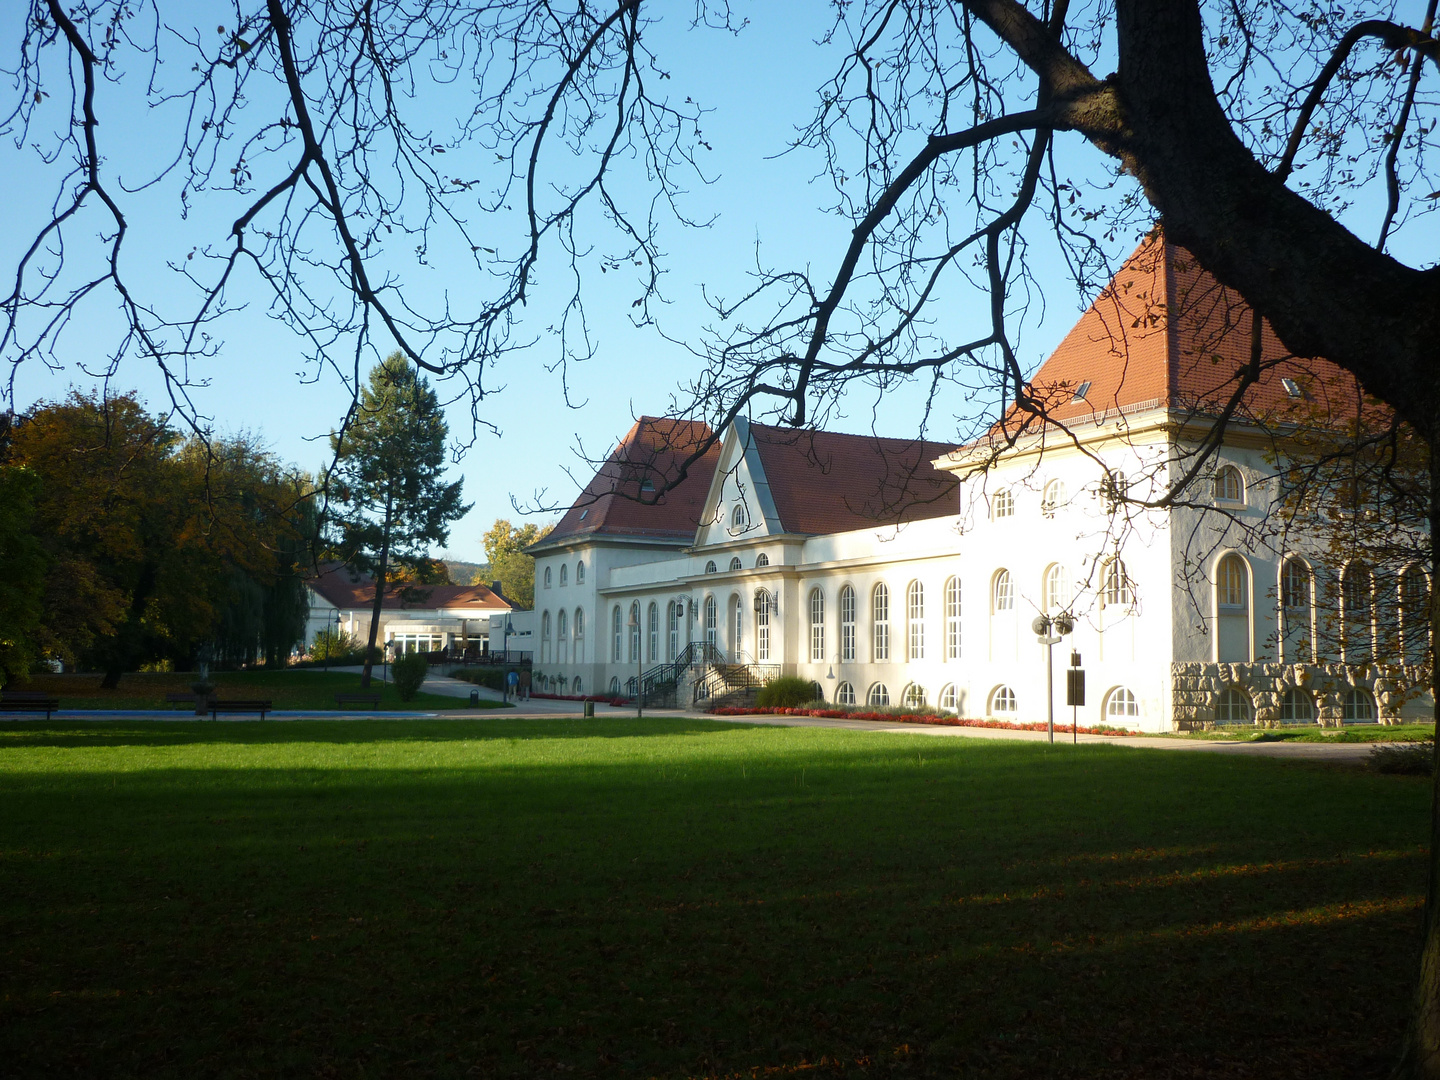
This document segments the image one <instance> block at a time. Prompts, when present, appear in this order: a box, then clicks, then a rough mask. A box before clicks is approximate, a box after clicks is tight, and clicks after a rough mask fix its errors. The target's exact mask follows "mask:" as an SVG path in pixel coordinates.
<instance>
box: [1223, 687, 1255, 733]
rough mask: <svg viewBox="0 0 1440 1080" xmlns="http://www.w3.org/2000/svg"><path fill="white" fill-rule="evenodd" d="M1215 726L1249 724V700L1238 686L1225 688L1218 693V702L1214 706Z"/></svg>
mask: <svg viewBox="0 0 1440 1080" xmlns="http://www.w3.org/2000/svg"><path fill="white" fill-rule="evenodd" d="M1215 722H1216V723H1217V724H1248V723H1250V699H1249V698H1248V697H1246V696H1245V691H1244V690H1241V689H1240V688H1239V687H1238V686H1227V687H1226V688H1225V689H1224V690H1221V691H1220V700H1219V702H1218V703H1217V704H1216V705H1215Z"/></svg>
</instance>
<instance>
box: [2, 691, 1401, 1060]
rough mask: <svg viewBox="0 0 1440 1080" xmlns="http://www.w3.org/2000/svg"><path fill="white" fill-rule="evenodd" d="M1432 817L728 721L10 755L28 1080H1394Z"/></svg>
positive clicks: (1352, 787)
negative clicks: (33, 1078)
mask: <svg viewBox="0 0 1440 1080" xmlns="http://www.w3.org/2000/svg"><path fill="white" fill-rule="evenodd" d="M1427 806H1428V786H1427V784H1426V782H1425V781H1423V780H1416V779H1413V778H1408V777H1382V776H1375V775H1371V774H1369V773H1367V772H1364V771H1362V770H1355V769H1349V770H1342V769H1334V768H1323V767H1316V766H1306V765H1296V764H1290V763H1285V762H1276V761H1270V760H1237V759H1234V758H1230V757H1221V756H1211V755H1205V754H1179V753H1171V752H1161V751H1145V750H1137V749H1133V748H1124V747H1112V746H1105V745H1082V746H1080V747H1078V748H1073V747H1070V746H1057V747H1054V748H1051V747H1048V746H1046V745H1044V744H1028V743H1011V742H1000V741H991V740H978V739H975V740H971V739H965V738H954V739H919V738H916V737H914V736H910V735H889V734H874V733H865V732H854V731H844V730H822V729H802V728H778V727H744V726H736V725H734V724H720V723H715V722H711V721H706V720H698V719H669V720H666V719H657V720H646V721H643V722H639V721H636V720H633V719H630V720H611V719H605V720H598V721H597V720H591V721H583V720H544V721H535V720H531V721H520V720H511V719H508V718H504V717H489V718H485V719H477V720H461V721H449V722H441V721H435V722H404V721H398V720H397V721H385V720H371V721H354V722H346V721H314V722H310V721H303V722H294V723H285V724H275V725H269V724H267V725H260V724H231V725H223V726H222V725H214V724H206V723H199V722H196V723H184V722H181V723H153V724H150V723H114V724H64V723H51V724H43V723H19V724H5V725H3V726H0V882H3V885H0V1010H3V1011H0V1061H3V1062H4V1063H5V1068H6V1070H7V1071H8V1072H9V1073H10V1074H12V1075H46V1076H85V1077H89V1076H96V1075H106V1076H147V1077H154V1076H160V1077H170V1076H174V1077H182V1076H183V1077H193V1076H219V1077H250V1076H312V1075H339V1076H358V1075H361V1074H365V1075H398V1074H405V1075H421V1076H467V1075H473V1076H487V1077H488V1076H503V1077H532V1076H566V1077H570V1076H605V1077H631V1076H641V1077H650V1076H653V1077H699V1076H705V1077H741V1076H743V1077H751V1076H760V1075H764V1076H788V1075H804V1076H809V1075H816V1076H832V1075H837V1076H838V1075H846V1076H850V1075H853V1076H856V1077H860V1076H891V1075H895V1076H902V1075H903V1076H922V1075H937V1076H938V1075H947V1076H948V1075H964V1076H980V1077H1036V1076H1045V1077H1136V1078H1138V1077H1147V1078H1150V1077H1171V1076H1174V1077H1180V1076H1183V1077H1197V1076H1217V1077H1218V1076H1225V1077H1234V1076H1255V1077H1267V1078H1281V1077H1318V1076H1327V1077H1329V1076H1333V1077H1350V1076H1363V1075H1379V1074H1380V1072H1381V1070H1383V1068H1384V1065H1385V1063H1386V1062H1387V1061H1388V1059H1389V1057H1390V1055H1391V1053H1392V1051H1393V1049H1394V1047H1395V1045H1396V1043H1397V1040H1398V1037H1399V1033H1400V1028H1401V1024H1402V1021H1403V1017H1404V1012H1405V1003H1406V994H1407V989H1408V987H1409V984H1410V980H1411V977H1412V969H1413V955H1414V948H1415V945H1416V941H1417V934H1418V928H1419V919H1420V905H1421V901H1422V894H1423V882H1424V867H1425V850H1424V847H1423V843H1424V840H1425V821H1426V813H1427Z"/></svg>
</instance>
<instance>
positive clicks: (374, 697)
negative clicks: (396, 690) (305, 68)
mask: <svg viewBox="0 0 1440 1080" xmlns="http://www.w3.org/2000/svg"><path fill="white" fill-rule="evenodd" d="M361 702H368V703H369V704H370V706H371V707H372V708H376V709H378V708H379V707H380V695H379V694H378V693H375V692H372V691H368V690H367V691H360V692H358V693H354V694H336V695H335V704H336V705H359V704H360V703H361Z"/></svg>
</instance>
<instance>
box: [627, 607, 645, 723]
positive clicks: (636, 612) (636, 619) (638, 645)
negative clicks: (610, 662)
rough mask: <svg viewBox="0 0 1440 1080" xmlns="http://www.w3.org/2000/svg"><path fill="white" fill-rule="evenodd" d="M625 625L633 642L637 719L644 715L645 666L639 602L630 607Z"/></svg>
mask: <svg viewBox="0 0 1440 1080" xmlns="http://www.w3.org/2000/svg"><path fill="white" fill-rule="evenodd" d="M626 625H627V626H629V627H630V640H631V641H633V642H634V643H635V719H636V720H639V719H641V718H643V717H644V715H645V688H644V687H643V686H642V685H641V676H642V675H643V674H644V668H645V648H644V645H645V642H644V641H643V640H642V638H641V636H640V631H641V626H640V605H639V603H636V604H635V605H634V606H633V607H631V608H630V621H629V622H628V623H626Z"/></svg>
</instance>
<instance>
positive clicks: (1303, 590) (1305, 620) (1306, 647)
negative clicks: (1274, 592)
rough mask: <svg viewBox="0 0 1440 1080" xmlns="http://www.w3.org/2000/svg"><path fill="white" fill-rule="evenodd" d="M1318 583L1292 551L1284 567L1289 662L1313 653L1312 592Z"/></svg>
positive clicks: (1285, 645)
mask: <svg viewBox="0 0 1440 1080" xmlns="http://www.w3.org/2000/svg"><path fill="white" fill-rule="evenodd" d="M1313 592H1314V583H1313V580H1312V577H1311V573H1310V567H1309V565H1308V564H1307V563H1306V562H1305V560H1304V559H1302V558H1300V557H1299V556H1294V555H1292V556H1291V557H1290V558H1288V559H1286V560H1285V562H1284V564H1283V565H1282V566H1281V567H1280V615H1281V619H1282V620H1283V633H1284V636H1283V637H1282V639H1281V653H1282V657H1281V658H1282V659H1283V660H1285V661H1288V662H1294V661H1296V660H1305V659H1307V658H1308V657H1309V656H1310V651H1311V648H1310V638H1311V612H1312V610H1313V609H1312V607H1311V596H1312V594H1313Z"/></svg>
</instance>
